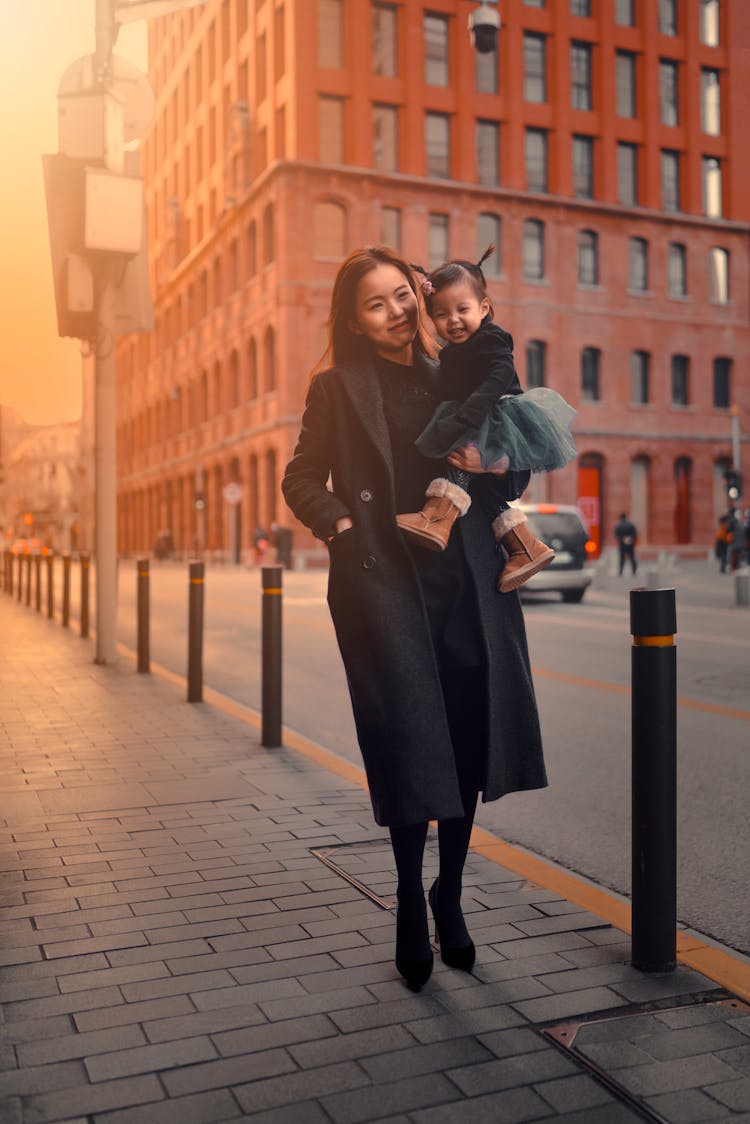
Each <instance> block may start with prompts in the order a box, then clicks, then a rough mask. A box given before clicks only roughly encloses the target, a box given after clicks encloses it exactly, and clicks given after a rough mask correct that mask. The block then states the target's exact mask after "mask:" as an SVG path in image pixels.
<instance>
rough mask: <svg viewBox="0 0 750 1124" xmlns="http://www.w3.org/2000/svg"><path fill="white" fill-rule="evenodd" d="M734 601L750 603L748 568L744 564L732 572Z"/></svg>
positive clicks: (743, 603) (741, 603)
mask: <svg viewBox="0 0 750 1124" xmlns="http://www.w3.org/2000/svg"><path fill="white" fill-rule="evenodd" d="M734 603H735V605H750V570H749V569H748V568H747V567H746V566H745V567H744V568H743V569H742V570H735V572H734Z"/></svg>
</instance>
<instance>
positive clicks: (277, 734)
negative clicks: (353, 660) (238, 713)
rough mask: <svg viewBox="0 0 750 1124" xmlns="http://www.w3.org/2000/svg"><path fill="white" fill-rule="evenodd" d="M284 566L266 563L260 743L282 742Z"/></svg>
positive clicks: (264, 573) (272, 743) (271, 744)
mask: <svg viewBox="0 0 750 1124" xmlns="http://www.w3.org/2000/svg"><path fill="white" fill-rule="evenodd" d="M283 572H284V571H283V569H282V567H281V566H264V567H263V636H262V648H263V669H262V685H261V712H262V713H261V738H260V744H261V745H264V746H267V747H268V748H273V749H278V747H279V746H280V745H281V604H282V603H281V594H282V588H281V582H282V575H283Z"/></svg>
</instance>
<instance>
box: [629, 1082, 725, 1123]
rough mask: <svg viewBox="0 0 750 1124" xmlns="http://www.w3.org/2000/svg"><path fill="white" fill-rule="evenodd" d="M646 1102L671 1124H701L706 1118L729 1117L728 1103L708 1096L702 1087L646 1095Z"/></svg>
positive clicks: (719, 1118)
mask: <svg viewBox="0 0 750 1124" xmlns="http://www.w3.org/2000/svg"><path fill="white" fill-rule="evenodd" d="M646 1104H647V1105H648V1106H649V1107H650V1108H652V1109H653V1110H654V1111H655V1112H658V1113H660V1114H661V1116H663V1117H664V1119H665V1120H669V1121H670V1124H701V1122H702V1121H704V1120H726V1117H727V1109H726V1105H723V1104H719V1102H718V1101H715V1100H713V1098H711V1097H707V1096H706V1094H705V1093H703V1092H701V1090H700V1089H683V1090H681V1091H680V1092H679V1093H662V1094H661V1095H660V1096H658V1097H646Z"/></svg>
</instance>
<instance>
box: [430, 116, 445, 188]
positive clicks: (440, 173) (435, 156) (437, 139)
mask: <svg viewBox="0 0 750 1124" xmlns="http://www.w3.org/2000/svg"><path fill="white" fill-rule="evenodd" d="M425 152H426V157H427V175H428V176H432V177H434V178H436V179H449V178H450V173H451V159H450V157H451V146H450V117H448V115H447V114H446V113H428V114H426V116H425Z"/></svg>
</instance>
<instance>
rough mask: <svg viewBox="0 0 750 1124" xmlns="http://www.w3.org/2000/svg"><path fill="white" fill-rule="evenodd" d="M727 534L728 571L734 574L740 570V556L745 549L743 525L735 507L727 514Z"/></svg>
mask: <svg viewBox="0 0 750 1124" xmlns="http://www.w3.org/2000/svg"><path fill="white" fill-rule="evenodd" d="M727 532H728V534H729V536H730V537H729V549H728V561H729V571H730V573H732V574H733V573H734V571H735V570H738V569H739V568H740V563H741V562H742V554H743V552H744V548H745V525H744V523H743V522H742V517H741V515H740V513H739V511H738V510H737V508H736V507H731V508H730V509H729V511H728V513H727Z"/></svg>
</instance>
